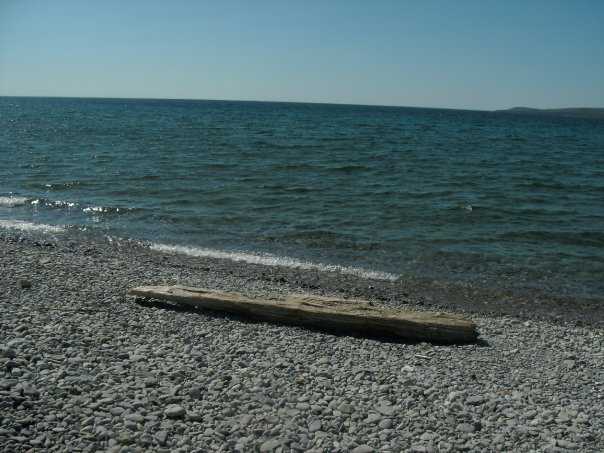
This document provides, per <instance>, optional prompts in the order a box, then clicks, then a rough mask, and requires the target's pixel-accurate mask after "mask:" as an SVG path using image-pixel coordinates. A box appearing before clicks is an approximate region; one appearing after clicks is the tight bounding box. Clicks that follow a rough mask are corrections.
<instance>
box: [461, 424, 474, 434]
mask: <svg viewBox="0 0 604 453" xmlns="http://www.w3.org/2000/svg"><path fill="white" fill-rule="evenodd" d="M457 431H461V432H462V433H473V432H474V431H476V428H475V426H474V425H471V424H470V423H460V424H459V425H457Z"/></svg>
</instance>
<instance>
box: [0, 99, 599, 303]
mask: <svg viewBox="0 0 604 453" xmlns="http://www.w3.org/2000/svg"><path fill="white" fill-rule="evenodd" d="M0 227H2V228H9V229H24V230H28V229H29V230H40V231H42V232H45V233H46V234H49V235H54V236H61V235H69V234H70V232H76V231H78V232H81V231H85V232H86V234H95V235H97V234H98V235H107V236H110V237H115V236H117V237H122V238H124V237H126V238H133V239H138V240H141V241H148V242H149V243H151V244H152V246H153V247H155V248H157V249H162V250H169V251H173V252H176V253H188V254H193V255H200V256H218V257H226V258H231V259H241V260H246V261H251V262H260V263H265V264H284V265H289V266H294V267H295V266H299V267H315V268H320V269H334V270H337V271H340V272H348V273H353V274H354V273H356V274H359V275H368V276H372V277H376V278H385V279H397V278H406V277H410V276H414V277H420V278H428V279H436V280H443V281H467V282H473V283H478V284H481V285H485V286H493V287H513V288H515V289H518V290H522V291H525V290H526V291H530V290H532V289H538V290H540V291H545V292H551V294H563V295H566V296H570V297H577V298H581V297H596V298H600V297H601V296H602V295H603V294H604V122H603V121H597V120H580V119H566V118H547V117H538V116H514V115H509V114H505V113H489V112H477V111H457V110H438V109H416V108H394V107H367V106H348V105H322V104H294V103H265V102H227V101H168V100H165V101H163V100H117V99H46V98H6V97H5V98H0Z"/></svg>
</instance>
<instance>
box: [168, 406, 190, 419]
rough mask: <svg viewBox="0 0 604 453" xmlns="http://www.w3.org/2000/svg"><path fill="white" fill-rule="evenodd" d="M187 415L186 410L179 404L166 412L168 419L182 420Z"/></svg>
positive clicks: (170, 407) (169, 407)
mask: <svg viewBox="0 0 604 453" xmlns="http://www.w3.org/2000/svg"><path fill="white" fill-rule="evenodd" d="M185 413H186V411H185V408H184V407H182V406H179V405H178V404H170V405H169V406H168V407H166V409H165V410H164V415H165V416H166V417H168V418H182V417H184V415H185Z"/></svg>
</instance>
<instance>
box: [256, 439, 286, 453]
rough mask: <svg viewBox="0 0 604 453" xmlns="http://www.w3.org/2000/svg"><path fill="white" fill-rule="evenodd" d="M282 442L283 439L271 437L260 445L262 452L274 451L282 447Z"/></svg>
mask: <svg viewBox="0 0 604 453" xmlns="http://www.w3.org/2000/svg"><path fill="white" fill-rule="evenodd" d="M282 443H283V442H282V441H281V439H269V440H267V441H266V442H264V443H263V444H262V445H260V452H261V453H265V452H272V451H273V450H275V449H276V448H278V447H280V446H281V444H282Z"/></svg>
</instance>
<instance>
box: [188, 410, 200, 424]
mask: <svg viewBox="0 0 604 453" xmlns="http://www.w3.org/2000/svg"><path fill="white" fill-rule="evenodd" d="M187 420H191V421H192V422H200V421H202V420H203V415H201V414H200V413H199V412H187Z"/></svg>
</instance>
